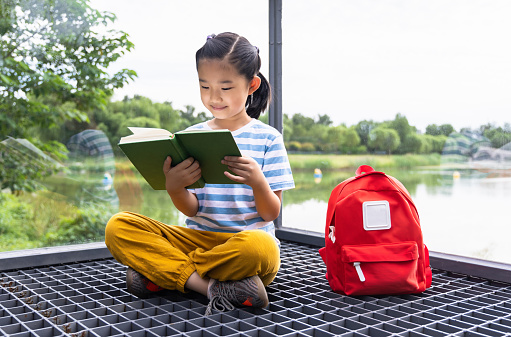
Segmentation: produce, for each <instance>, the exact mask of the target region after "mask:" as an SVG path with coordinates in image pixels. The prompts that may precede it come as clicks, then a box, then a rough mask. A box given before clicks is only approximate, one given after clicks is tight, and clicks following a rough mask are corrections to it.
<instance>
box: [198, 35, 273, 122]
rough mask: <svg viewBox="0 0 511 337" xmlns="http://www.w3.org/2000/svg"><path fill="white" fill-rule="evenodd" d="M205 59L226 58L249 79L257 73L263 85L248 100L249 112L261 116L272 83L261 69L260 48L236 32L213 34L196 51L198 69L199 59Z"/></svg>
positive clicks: (268, 101) (268, 98)
mask: <svg viewBox="0 0 511 337" xmlns="http://www.w3.org/2000/svg"><path fill="white" fill-rule="evenodd" d="M204 59H217V60H224V59H225V60H226V61H228V62H229V64H231V65H232V66H234V67H235V68H236V70H237V71H238V73H239V74H241V75H242V76H244V77H245V78H246V79H247V80H248V81H251V80H252V79H253V78H254V76H256V75H257V76H258V77H259V78H261V85H260V86H259V88H258V89H257V90H256V91H254V93H253V94H252V98H251V97H250V96H249V97H248V98H247V102H246V106H247V114H248V115H249V116H250V117H252V118H256V119H257V118H259V116H260V115H261V113H262V112H264V111H265V110H266V108H267V107H268V104H269V103H270V100H271V87H270V83H269V82H268V80H267V79H266V78H265V77H264V76H263V75H262V74H261V72H260V71H259V70H260V69H261V58H260V57H259V49H258V48H257V47H255V46H253V45H252V44H251V43H250V42H249V41H248V40H247V39H246V38H244V37H243V36H240V35H238V34H235V33H221V34H218V35H214V34H213V35H209V36H208V38H207V40H206V43H205V44H204V45H203V46H202V47H201V48H200V49H199V50H197V53H195V65H196V67H197V70H198V69H199V61H200V60H204Z"/></svg>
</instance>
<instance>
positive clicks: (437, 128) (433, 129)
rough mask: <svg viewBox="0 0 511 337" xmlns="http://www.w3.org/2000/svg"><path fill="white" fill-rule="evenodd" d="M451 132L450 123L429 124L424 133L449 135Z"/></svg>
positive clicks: (452, 130)
mask: <svg viewBox="0 0 511 337" xmlns="http://www.w3.org/2000/svg"><path fill="white" fill-rule="evenodd" d="M452 132H454V127H453V126H452V125H451V124H442V125H436V124H429V125H428V126H427V127H426V134H427V135H432V136H440V135H444V136H449V135H450V134H451V133H452Z"/></svg>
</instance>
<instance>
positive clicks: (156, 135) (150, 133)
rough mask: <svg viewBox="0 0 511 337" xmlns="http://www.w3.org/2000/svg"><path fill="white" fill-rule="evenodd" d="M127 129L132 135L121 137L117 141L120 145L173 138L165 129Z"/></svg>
mask: <svg viewBox="0 0 511 337" xmlns="http://www.w3.org/2000/svg"><path fill="white" fill-rule="evenodd" d="M128 129H130V131H131V132H133V134H132V135H130V136H126V137H122V138H121V140H120V141H119V143H120V144H123V143H131V142H138V141H144V140H154V139H165V138H172V137H173V135H172V133H171V132H170V131H167V130H165V129H158V128H140V127H133V126H132V127H128Z"/></svg>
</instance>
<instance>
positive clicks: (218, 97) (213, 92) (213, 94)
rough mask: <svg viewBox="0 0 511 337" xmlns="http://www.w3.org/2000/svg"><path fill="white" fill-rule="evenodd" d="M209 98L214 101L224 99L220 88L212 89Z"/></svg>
mask: <svg viewBox="0 0 511 337" xmlns="http://www.w3.org/2000/svg"><path fill="white" fill-rule="evenodd" d="M209 99H210V100H211V101H212V102H219V101H221V100H222V95H221V94H220V91H219V90H211V94H210V96H209Z"/></svg>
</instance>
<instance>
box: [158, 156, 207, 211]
mask: <svg viewBox="0 0 511 337" xmlns="http://www.w3.org/2000/svg"><path fill="white" fill-rule="evenodd" d="M171 163H172V158H170V157H167V159H166V160H165V162H164V163H163V173H164V174H165V188H166V189H167V193H168V194H169V196H170V198H171V199H172V202H173V203H174V206H176V208H177V209H178V210H179V211H180V212H181V213H183V214H184V215H186V216H194V215H195V214H197V211H198V209H199V201H198V200H197V197H196V196H195V194H193V193H192V192H190V191H189V190H187V189H186V186H189V185H191V184H193V183H194V182H196V181H197V180H199V178H200V176H201V170H200V167H199V163H198V162H197V161H196V160H194V159H193V158H188V159H186V160H183V161H182V162H181V163H179V164H177V165H176V166H174V167H171Z"/></svg>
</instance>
